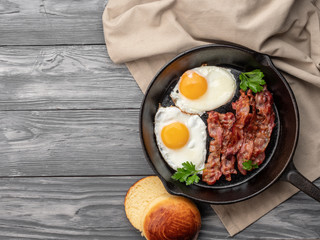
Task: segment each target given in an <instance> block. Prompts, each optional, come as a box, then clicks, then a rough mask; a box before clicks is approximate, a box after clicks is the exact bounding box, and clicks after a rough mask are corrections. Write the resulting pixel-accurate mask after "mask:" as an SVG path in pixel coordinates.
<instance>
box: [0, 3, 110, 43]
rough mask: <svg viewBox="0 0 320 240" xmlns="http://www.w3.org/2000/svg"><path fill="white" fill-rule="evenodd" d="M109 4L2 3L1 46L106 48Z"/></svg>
mask: <svg viewBox="0 0 320 240" xmlns="http://www.w3.org/2000/svg"><path fill="white" fill-rule="evenodd" d="M106 2H107V1H106V0H94V1H86V0H78V1H73V0H66V1H54V0H42V1H18V0H4V1H0V45H2V46H3V45H57V44H70V43H72V44H104V36H103V30H102V20H101V19H102V13H103V10H104V7H105V5H106Z"/></svg>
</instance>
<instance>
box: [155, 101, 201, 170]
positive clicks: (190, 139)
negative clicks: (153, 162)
mask: <svg viewBox="0 0 320 240" xmlns="http://www.w3.org/2000/svg"><path fill="white" fill-rule="evenodd" d="M154 133H155V136H156V140H157V145H158V148H159V150H160V152H161V155H162V157H163V158H164V160H165V161H166V162H167V163H168V165H169V166H170V167H171V168H173V169H174V170H177V168H181V167H182V163H183V162H187V161H189V162H192V163H193V164H194V165H195V166H196V169H197V170H200V169H203V168H204V163H205V158H206V152H207V151H206V143H207V132H206V125H205V123H204V122H203V121H202V119H201V118H200V117H199V116H198V115H190V114H186V113H183V112H181V110H180V109H179V108H177V107H173V106H171V107H160V108H159V109H158V111H157V113H156V116H155V127H154Z"/></svg>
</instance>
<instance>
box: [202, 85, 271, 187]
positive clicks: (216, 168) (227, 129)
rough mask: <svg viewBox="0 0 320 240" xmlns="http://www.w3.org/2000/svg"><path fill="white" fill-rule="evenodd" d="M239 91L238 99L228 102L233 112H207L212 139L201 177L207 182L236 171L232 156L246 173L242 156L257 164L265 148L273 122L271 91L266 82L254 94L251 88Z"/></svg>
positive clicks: (263, 157)
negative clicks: (246, 90)
mask: <svg viewBox="0 0 320 240" xmlns="http://www.w3.org/2000/svg"><path fill="white" fill-rule="evenodd" d="M240 94H241V95H240V97H239V99H238V100H237V101H236V102H233V103H232V108H233V109H234V110H235V111H236V116H234V114H233V113H231V112H228V113H226V114H223V113H218V112H215V111H211V112H209V113H208V114H209V117H208V119H207V121H208V132H209V135H210V136H211V137H212V138H213V140H212V141H211V142H210V148H209V151H210V154H209V157H208V161H207V163H206V165H205V170H204V171H203V175H202V180H203V181H204V182H207V183H208V184H209V185H212V184H214V183H215V182H216V181H217V180H218V179H219V178H220V177H221V175H222V174H223V175H224V176H225V178H226V180H228V181H231V174H236V173H237V171H236V169H235V168H234V165H235V161H236V160H237V167H238V169H239V171H240V172H241V173H242V174H243V175H246V174H247V171H246V170H245V169H243V165H242V164H243V162H244V161H245V160H252V162H253V164H257V165H260V164H261V163H262V162H263V161H264V159H265V149H266V147H267V145H268V144H269V141H270V138H271V133H272V130H273V128H274V126H275V122H274V121H275V114H274V111H273V108H272V104H273V98H272V95H271V93H270V92H269V91H268V90H267V88H266V86H264V89H263V91H262V92H260V93H257V94H256V95H255V96H254V95H253V94H252V91H251V90H248V92H247V94H246V93H245V92H244V91H243V90H240Z"/></svg>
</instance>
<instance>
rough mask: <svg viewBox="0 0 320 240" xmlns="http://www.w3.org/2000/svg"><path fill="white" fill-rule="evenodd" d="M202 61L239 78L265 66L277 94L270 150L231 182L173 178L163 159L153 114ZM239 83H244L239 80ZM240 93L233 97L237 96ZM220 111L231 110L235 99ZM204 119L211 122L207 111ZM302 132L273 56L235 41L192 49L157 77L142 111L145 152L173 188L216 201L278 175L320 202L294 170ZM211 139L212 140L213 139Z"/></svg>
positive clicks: (318, 192)
mask: <svg viewBox="0 0 320 240" xmlns="http://www.w3.org/2000/svg"><path fill="white" fill-rule="evenodd" d="M203 64H207V65H209V66H210V65H213V66H222V67H227V68H229V69H231V71H232V73H233V74H234V75H235V76H236V77H237V76H238V75H239V74H240V72H246V71H251V70H253V69H257V68H258V69H260V70H261V71H262V72H263V73H264V75H265V77H264V79H265V80H266V82H267V86H268V89H269V90H270V91H271V93H272V94H273V98H274V110H275V113H276V127H275V128H274V130H273V133H272V136H271V140H270V143H269V145H268V148H267V149H266V159H265V161H264V163H263V164H261V165H260V166H259V168H258V169H255V170H254V171H252V172H250V173H249V174H247V175H246V176H242V175H241V174H240V173H238V174H237V175H233V176H232V181H231V182H228V181H226V180H225V179H224V177H221V178H220V180H219V181H218V182H217V183H216V184H214V185H212V186H209V185H207V184H206V183H203V182H201V181H200V182H199V183H198V184H195V185H191V186H186V185H185V184H184V183H180V182H178V181H175V180H173V179H171V175H172V174H173V173H174V171H173V170H172V169H171V168H170V167H169V166H168V165H167V164H166V162H165V161H164V160H163V158H162V156H161V154H160V152H159V150H158V147H157V144H156V140H155V135H154V130H153V129H154V116H155V114H156V111H157V109H158V107H159V104H162V105H163V106H169V105H172V104H173V103H172V102H171V100H170V97H169V93H170V91H171V89H172V88H173V87H174V85H175V84H176V83H177V81H178V79H179V77H180V76H181V75H182V74H183V73H184V72H185V71H186V70H188V69H191V68H195V67H199V66H201V65H203ZM237 84H239V82H237ZM238 94H239V92H237V93H236V96H235V98H234V99H233V100H232V101H234V100H235V99H236V98H237V97H238ZM232 101H230V102H229V103H228V104H226V105H225V106H223V107H221V108H219V109H217V111H219V112H226V111H232V109H231V102H232ZM202 118H203V120H204V121H205V122H206V115H204V116H203V117H202ZM298 135H299V113H298V107H297V103H296V100H295V97H294V94H293V92H292V90H291V88H290V87H289V85H288V83H287V81H286V80H285V79H284V77H283V76H282V75H281V74H280V72H279V71H278V70H277V69H276V68H275V66H274V65H273V63H272V62H271V59H270V57H269V56H267V55H265V54H261V53H258V52H255V51H253V50H250V49H247V48H243V47H240V46H235V45H225V44H211V45H205V46H200V47H196V48H193V49H191V50H188V51H186V52H184V53H182V54H180V55H178V56H177V57H175V58H174V59H173V60H171V61H170V62H169V63H167V64H166V65H165V66H164V67H163V68H162V69H161V70H160V71H159V72H158V74H157V75H156V76H155V77H154V79H153V81H152V82H151V83H150V85H149V88H148V89H147V92H146V94H145V97H144V100H143V102H142V106H141V112H140V137H141V142H142V146H143V150H144V153H145V156H146V158H147V160H148V162H149V163H150V166H151V167H152V168H153V170H154V171H155V173H156V174H157V175H158V176H159V177H160V179H161V180H162V182H163V184H164V186H165V188H166V189H167V190H168V192H170V193H172V194H175V195H181V196H185V197H189V198H191V199H194V200H198V201H202V202H206V203H211V204H228V203H234V202H238V201H242V200H245V199H248V198H250V197H253V196H255V195H257V194H258V193H260V192H262V191H263V190H265V189H266V188H268V187H269V186H270V185H272V184H273V183H274V182H275V181H277V180H278V179H281V180H285V181H289V182H290V183H292V184H293V185H295V186H296V187H298V188H299V189H301V190H302V191H304V192H305V193H306V194H308V195H310V196H311V197H313V198H314V199H316V200H318V201H320V189H319V188H317V187H316V186H315V185H313V183H312V182H310V181H309V180H307V179H306V178H305V177H304V176H302V175H301V174H300V173H299V172H298V171H297V170H296V168H295V166H294V164H293V162H292V158H293V155H294V152H295V149H296V145H297V141H298ZM209 140H210V139H209V138H208V141H209Z"/></svg>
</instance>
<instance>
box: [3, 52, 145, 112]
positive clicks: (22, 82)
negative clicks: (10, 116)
mask: <svg viewBox="0 0 320 240" xmlns="http://www.w3.org/2000/svg"><path fill="white" fill-rule="evenodd" d="M0 80H1V81H0V110H30V109H32V110H33V109H37V110H41V109H84V108H85V109H105V108H139V107H140V105H141V101H142V98H143V94H142V92H141V91H140V89H139V87H138V85H137V84H136V82H135V81H134V79H133V78H132V76H131V74H130V72H129V71H128V70H127V68H126V67H125V65H116V64H114V63H113V62H112V61H111V60H110V58H109V57H108V53H107V50H106V47H105V46H72V47H71V46H52V47H0Z"/></svg>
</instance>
